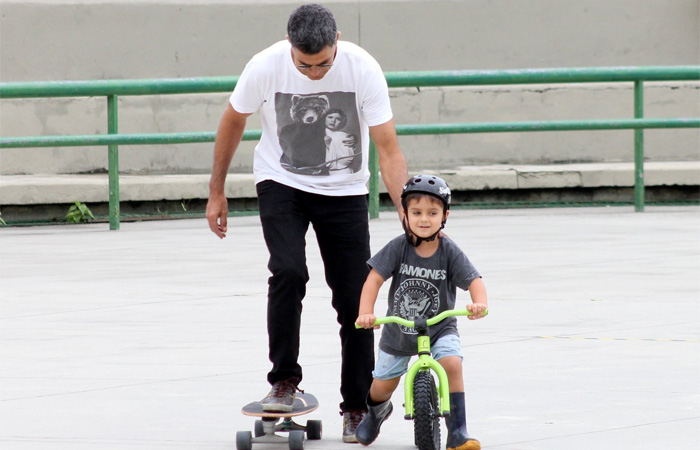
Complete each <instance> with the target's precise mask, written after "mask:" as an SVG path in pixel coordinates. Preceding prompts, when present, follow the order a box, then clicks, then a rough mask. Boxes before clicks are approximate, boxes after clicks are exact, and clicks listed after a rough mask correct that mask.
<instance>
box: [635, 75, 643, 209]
mask: <svg viewBox="0 0 700 450" xmlns="http://www.w3.org/2000/svg"><path fill="white" fill-rule="evenodd" d="M634 118H635V119H643V118H644V82H643V81H641V80H637V81H635V82H634ZM634 210H635V211H637V212H642V211H644V129H643V128H637V129H635V130H634Z"/></svg>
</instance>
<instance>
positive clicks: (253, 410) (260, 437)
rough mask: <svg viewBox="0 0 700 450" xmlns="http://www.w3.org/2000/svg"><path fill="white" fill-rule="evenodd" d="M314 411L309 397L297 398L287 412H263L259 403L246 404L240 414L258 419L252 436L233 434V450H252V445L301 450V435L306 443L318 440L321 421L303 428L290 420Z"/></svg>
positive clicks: (310, 396)
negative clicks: (277, 445) (279, 445)
mask: <svg viewBox="0 0 700 450" xmlns="http://www.w3.org/2000/svg"><path fill="white" fill-rule="evenodd" d="M317 408H318V400H316V398H315V397H314V396H313V395H311V394H298V395H297V396H296V398H295V400H294V407H293V409H292V411H289V412H281V411H280V412H270V411H263V410H262V405H261V404H260V402H253V403H249V404H248V405H246V406H244V407H243V409H242V412H243V414H245V415H247V416H254V417H260V418H261V419H258V420H256V421H255V428H254V432H255V436H253V433H251V432H250V431H239V432H238V433H236V449H237V450H251V449H252V446H253V444H257V443H261V444H288V446H289V450H304V433H306V438H307V439H310V440H315V439H321V432H322V426H321V421H320V420H308V421H307V422H306V426H303V425H300V424H298V423H296V422H294V420H293V418H294V417H296V416H300V415H303V414H308V413H310V412H312V411H315V410H316V409H317ZM277 432H288V433H289V436H280V435H279V434H277Z"/></svg>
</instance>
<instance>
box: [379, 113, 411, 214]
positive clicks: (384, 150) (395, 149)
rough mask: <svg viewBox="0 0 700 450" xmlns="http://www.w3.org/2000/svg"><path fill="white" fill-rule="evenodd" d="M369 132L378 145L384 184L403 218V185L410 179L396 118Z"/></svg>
mask: <svg viewBox="0 0 700 450" xmlns="http://www.w3.org/2000/svg"><path fill="white" fill-rule="evenodd" d="M369 133H370V135H371V136H372V139H373V140H374V144H375V145H376V146H377V155H378V156H379V169H380V170H381V172H382V180H384V185H385V186H386V188H387V191H388V192H389V196H390V197H391V200H392V201H393V202H394V206H396V210H397V211H398V213H399V217H400V218H402V217H403V209H402V207H401V192H402V191H403V185H404V184H405V183H406V181H408V168H407V167H406V159H405V158H404V156H403V152H401V148H400V147H399V141H398V138H397V137H396V128H395V127H394V120H393V119H392V120H390V121H388V122H386V123H384V124H382V125H377V126H374V127H370V129H369Z"/></svg>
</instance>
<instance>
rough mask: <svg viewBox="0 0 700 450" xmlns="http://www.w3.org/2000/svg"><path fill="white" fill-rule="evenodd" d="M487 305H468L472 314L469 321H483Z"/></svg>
mask: <svg viewBox="0 0 700 450" xmlns="http://www.w3.org/2000/svg"><path fill="white" fill-rule="evenodd" d="M487 308H488V306H487V305H484V304H483V303H471V304H469V305H467V310H468V311H469V312H470V313H472V315H471V316H467V318H468V319H469V320H476V319H483V318H484V317H486V309H487Z"/></svg>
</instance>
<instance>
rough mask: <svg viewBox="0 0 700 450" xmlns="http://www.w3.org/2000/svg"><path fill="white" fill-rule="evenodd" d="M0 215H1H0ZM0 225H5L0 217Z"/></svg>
mask: <svg viewBox="0 0 700 450" xmlns="http://www.w3.org/2000/svg"><path fill="white" fill-rule="evenodd" d="M0 215H2V213H0ZM0 225H7V224H6V223H5V221H4V220H2V217H0Z"/></svg>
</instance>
